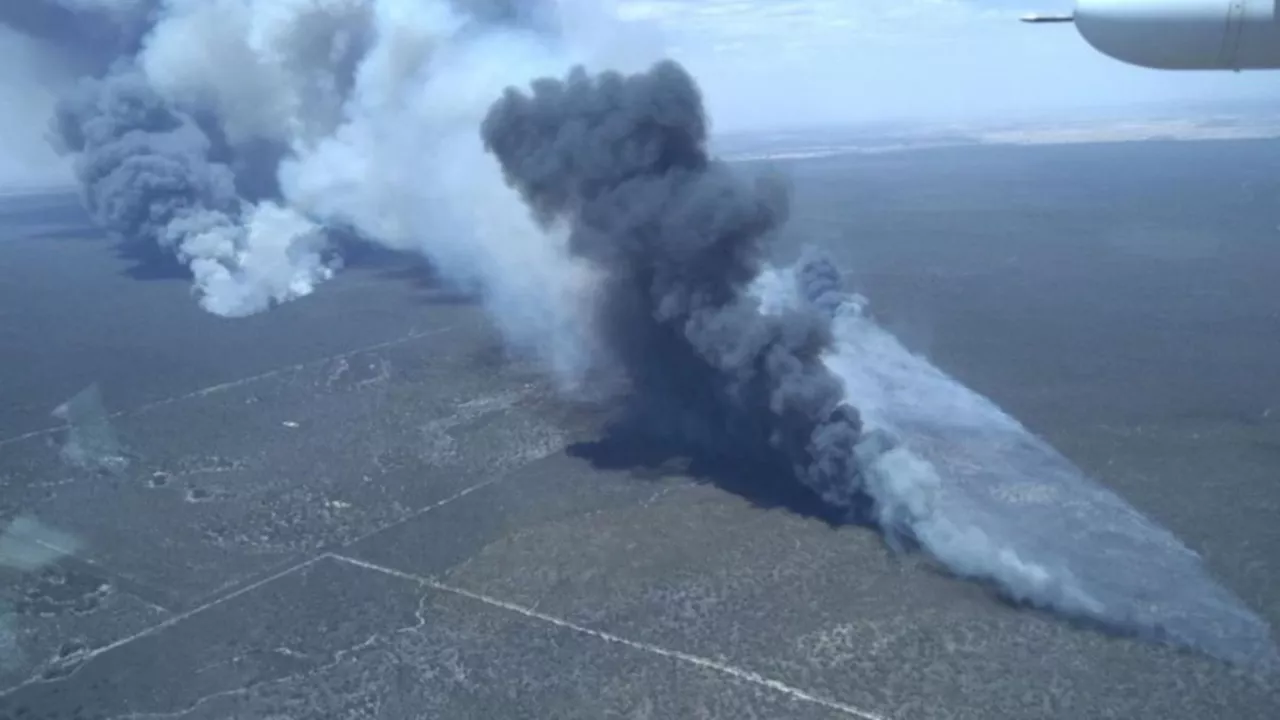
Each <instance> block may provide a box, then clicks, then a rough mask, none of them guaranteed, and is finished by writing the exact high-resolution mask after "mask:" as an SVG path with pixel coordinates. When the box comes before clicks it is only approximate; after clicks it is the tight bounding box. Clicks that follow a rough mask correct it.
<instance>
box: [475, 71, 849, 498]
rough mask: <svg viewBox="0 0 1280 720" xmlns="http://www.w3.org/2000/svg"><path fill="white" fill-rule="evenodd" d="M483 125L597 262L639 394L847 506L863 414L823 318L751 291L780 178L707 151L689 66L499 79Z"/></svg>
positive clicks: (609, 324)
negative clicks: (516, 84)
mask: <svg viewBox="0 0 1280 720" xmlns="http://www.w3.org/2000/svg"><path fill="white" fill-rule="evenodd" d="M481 132H482V135H483V138H484V141H485V145H486V147H487V148H488V149H489V150H490V152H492V153H493V154H494V155H495V156H496V157H497V158H498V160H499V161H500V162H501V165H502V167H503V170H504V172H505V175H506V177H507V180H508V182H509V183H510V184H511V185H512V186H514V187H515V188H516V189H518V190H519V192H520V193H521V194H522V196H523V197H524V199H525V201H526V202H527V203H528V204H529V206H530V207H531V209H532V211H533V212H534V214H535V216H536V217H537V219H538V220H539V222H541V223H542V224H543V225H546V226H550V225H553V224H557V223H567V224H568V225H569V227H570V229H571V236H570V248H571V251H572V252H573V253H574V254H575V255H578V256H580V257H583V258H586V259H588V260H590V261H591V262H593V263H594V264H595V265H596V266H597V267H599V268H600V269H602V270H603V271H604V272H605V275H606V280H605V281H604V288H603V291H602V296H601V301H600V303H599V306H598V314H597V316H596V318H595V322H596V324H597V327H596V331H597V333H598V334H599V336H600V337H601V338H602V339H603V340H604V345H605V347H607V348H608V351H609V352H610V353H611V355H612V357H611V358H609V360H612V361H614V362H616V363H618V364H620V365H621V367H622V368H623V369H624V371H625V372H626V375H627V377H628V378H629V380H630V381H631V383H632V386H633V394H634V396H636V397H638V398H641V399H642V400H644V401H646V402H650V403H656V404H659V405H661V406H662V407H664V408H666V409H668V410H669V409H673V408H678V409H679V410H682V411H684V412H685V413H692V414H694V415H696V416H698V417H699V418H700V419H701V420H702V421H703V422H702V424H703V426H704V427H709V428H715V433H716V434H717V435H719V437H715V438H712V440H713V441H715V442H727V443H732V445H733V446H736V447H738V448H739V449H741V448H742V447H743V444H744V443H747V444H751V445H749V446H756V447H761V448H763V447H768V448H772V449H773V450H774V451H776V452H779V453H781V454H782V455H783V456H785V458H786V459H787V460H788V461H789V462H790V464H791V466H792V467H793V468H794V470H795V472H796V474H797V476H798V477H799V478H800V479H801V480H802V481H803V482H804V483H805V484H806V485H808V486H809V487H810V488H812V489H813V490H814V491H815V492H817V493H818V494H819V495H820V496H821V497H822V498H823V499H824V500H825V501H827V502H828V503H832V504H835V505H839V506H844V507H848V506H851V505H852V504H853V503H854V500H855V498H856V497H857V495H858V493H859V491H860V489H861V477H860V475H859V473H858V471H857V469H856V467H855V465H854V455H853V450H854V446H855V445H856V443H857V441H858V439H859V436H860V431H861V424H860V422H859V417H858V413H857V412H856V411H855V410H854V409H853V408H851V407H849V406H848V405H843V404H841V398H842V395H843V390H842V387H841V385H840V382H839V381H838V380H837V378H836V377H835V376H833V375H832V374H831V373H830V371H828V370H827V368H826V367H825V366H824V364H823V363H822V360H821V355H822V353H823V351H825V350H827V349H828V348H829V346H830V344H831V342H832V336H831V321H830V318H829V316H827V315H825V314H824V313H822V312H820V311H819V310H817V309H816V308H814V307H812V306H804V307H802V308H800V309H797V310H792V311H790V312H787V313H785V314H782V315H766V314H765V313H763V312H761V308H760V307H759V304H758V301H757V300H755V299H754V298H753V297H752V296H751V295H750V294H749V293H748V292H747V286H748V284H749V283H750V282H751V281H752V280H753V279H754V278H755V277H756V276H757V275H758V274H759V272H760V270H761V266H762V262H763V258H764V250H765V249H766V246H767V243H768V241H769V239H770V238H771V237H772V236H773V234H774V232H775V231H776V230H777V229H778V228H779V227H780V226H781V225H782V224H783V223H784V222H785V220H786V219H787V213H788V207H789V195H788V188H787V187H786V186H785V185H784V184H782V183H781V182H780V181H777V180H776V179H772V178H749V177H745V176H742V175H739V174H737V173H736V172H735V171H734V170H732V169H731V168H730V167H729V166H727V165H726V164H724V163H721V162H718V161H716V160H714V159H712V158H710V157H709V156H708V154H707V151H706V149H705V142H706V134H707V123H706V120H705V117H704V114H703V106H702V98H701V94H700V93H699V91H698V89H697V87H696V85H695V84H694V81H693V79H692V78H691V77H690V76H689V75H688V73H686V72H685V70H684V69H683V68H681V67H680V66H679V65H677V64H676V63H674V62H670V61H664V62H661V63H659V64H657V65H655V66H653V67H652V68H651V69H650V70H648V71H647V72H644V73H640V74H636V75H631V76H623V75H620V74H617V73H612V72H609V73H604V74H601V75H597V76H591V75H588V74H587V73H586V72H585V71H584V70H583V69H581V68H577V69H575V70H573V71H572V72H571V73H570V74H569V75H568V77H567V78H565V79H563V80H558V79H543V80H539V81H536V82H535V83H533V86H532V91H531V92H522V91H520V90H517V89H514V88H512V89H508V91H507V92H506V94H505V95H504V96H503V97H502V98H501V99H500V100H499V101H498V102H496V103H495V104H494V106H493V107H492V108H491V110H490V112H489V114H488V116H487V117H486V118H485V121H484V123H483V125H482V130H481ZM673 420H674V419H673Z"/></svg>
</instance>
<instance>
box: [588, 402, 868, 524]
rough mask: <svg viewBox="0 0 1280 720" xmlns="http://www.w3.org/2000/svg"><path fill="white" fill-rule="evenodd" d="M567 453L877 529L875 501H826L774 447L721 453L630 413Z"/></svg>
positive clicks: (764, 505) (640, 475)
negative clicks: (676, 476) (841, 504)
mask: <svg viewBox="0 0 1280 720" xmlns="http://www.w3.org/2000/svg"><path fill="white" fill-rule="evenodd" d="M566 452H567V453H568V454H569V456H570V457H574V458H578V459H581V460H586V461H587V462H589V463H590V464H591V467H592V468H594V469H596V470H603V471H615V472H616V471H627V472H630V474H631V475H632V477H634V478H636V479H637V480H642V481H643V480H658V479H661V478H663V477H666V476H670V475H674V474H679V475H686V476H688V477H690V478H692V479H693V480H695V481H697V482H705V483H710V484H712V485H714V486H715V487H717V488H719V489H721V490H723V491H725V492H729V493H732V494H734V495H737V496H738V497H741V498H743V499H745V500H747V501H748V502H750V503H751V504H752V505H753V506H755V507H757V508H761V509H765V510H785V511H788V512H792V513H795V514H797V515H799V516H801V517H805V518H811V519H815V520H819V521H821V522H823V523H825V524H826V525H827V526H828V527H830V528H832V529H834V528H838V527H845V526H850V525H852V526H858V527H865V528H872V529H875V528H876V527H877V526H876V524H875V523H874V522H873V520H872V514H871V506H870V502H869V501H868V502H865V503H863V502H860V503H859V504H858V505H856V506H855V507H853V508H837V507H834V506H832V505H829V504H827V503H824V502H823V501H822V500H821V498H819V497H818V495H817V494H816V493H814V492H813V491H812V490H810V489H809V488H808V487H807V486H805V485H804V484H803V483H801V482H800V481H799V480H797V479H796V477H795V473H794V471H793V470H792V469H791V468H790V467H788V465H787V461H786V458H785V457H783V456H782V455H781V454H780V453H776V452H773V451H772V450H771V449H761V450H759V451H756V452H741V451H739V452H730V451H720V450H717V449H715V448H711V447H707V446H705V445H700V444H696V443H694V442H691V441H689V440H686V439H683V438H681V437H679V436H677V435H674V434H666V433H660V432H657V431H655V430H654V429H653V428H652V427H651V426H648V427H647V426H646V425H645V423H644V422H641V421H637V420H635V419H634V418H631V417H629V416H627V415H625V414H624V415H622V416H621V417H619V418H617V419H615V420H613V421H610V422H609V423H607V424H606V425H605V427H604V430H603V432H602V433H601V434H600V436H599V437H598V438H596V439H594V440H587V441H581V442H577V443H573V444H571V445H569V446H568V448H567V450H566Z"/></svg>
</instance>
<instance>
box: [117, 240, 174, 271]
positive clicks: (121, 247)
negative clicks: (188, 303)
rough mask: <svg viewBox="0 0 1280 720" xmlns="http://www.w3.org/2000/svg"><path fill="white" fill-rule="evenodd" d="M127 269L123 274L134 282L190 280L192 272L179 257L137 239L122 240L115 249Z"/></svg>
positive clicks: (118, 241)
mask: <svg viewBox="0 0 1280 720" xmlns="http://www.w3.org/2000/svg"><path fill="white" fill-rule="evenodd" d="M113 250H114V252H115V256H116V258H117V259H118V260H123V261H125V263H127V264H126V265H125V268H124V269H123V270H121V272H122V273H123V274H124V275H125V277H128V278H130V279H133V280H145V281H150V280H190V279H191V270H190V269H188V268H187V266H186V265H184V264H182V262H181V261H180V260H178V258H177V256H176V255H174V254H173V253H171V252H169V251H168V250H165V249H163V248H161V247H160V246H158V245H156V244H154V243H151V242H147V241H144V240H139V239H135V238H121V239H119V240H117V241H116V243H115V246H114V248H113Z"/></svg>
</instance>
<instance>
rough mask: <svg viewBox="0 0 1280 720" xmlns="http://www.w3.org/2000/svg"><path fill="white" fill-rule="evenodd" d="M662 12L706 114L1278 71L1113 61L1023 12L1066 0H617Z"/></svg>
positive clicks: (1020, 98)
mask: <svg viewBox="0 0 1280 720" xmlns="http://www.w3.org/2000/svg"><path fill="white" fill-rule="evenodd" d="M619 4H620V5H621V7H622V12H623V14H624V15H626V16H629V17H647V18H651V19H653V20H655V21H657V22H659V23H660V24H661V25H662V26H664V31H665V37H666V39H667V40H668V42H669V43H670V44H671V45H672V46H674V52H676V53H677V54H679V55H682V56H685V57H687V58H688V64H689V65H690V67H691V68H693V69H694V70H695V71H699V75H700V77H701V78H702V79H703V84H704V87H705V89H706V92H707V94H708V96H709V103H710V104H711V106H712V108H713V116H715V117H716V118H717V120H718V123H717V124H718V125H719V126H721V127H725V126H727V125H730V124H732V125H738V124H744V125H746V124H754V125H770V124H774V123H779V122H782V123H785V122H788V121H793V120H799V119H809V120H815V121H819V122H823V121H830V122H834V123H839V122H843V121H866V120H884V119H895V118H922V119H953V118H954V119H968V118H1002V117H1010V116H1022V117H1026V116H1028V115H1032V116H1040V115H1062V116H1079V115H1084V114H1092V113H1094V112H1097V111H1098V110H1099V109H1104V108H1105V109H1120V110H1121V111H1123V108H1125V107H1130V108H1134V107H1140V106H1145V105H1150V104H1152V103H1171V104H1176V103H1180V102H1205V101H1209V102H1214V101H1233V100H1252V99H1261V98H1268V97H1270V98H1276V99H1277V100H1280V72H1254V73H1229V72H1167V71H1158V70H1147V69H1143V68H1136V67H1131V66H1128V65H1125V64H1123V63H1119V62H1117V61H1115V60H1112V59H1110V58H1108V57H1106V56H1103V55H1101V54H1099V53H1098V52H1097V51H1095V50H1093V49H1092V48H1091V47H1090V46H1088V45H1087V44H1086V43H1085V41H1084V40H1083V39H1082V38H1081V37H1080V36H1079V34H1078V33H1077V32H1076V31H1075V29H1074V27H1073V26H1071V25H1026V24H1024V23H1021V22H1019V21H1018V17H1019V16H1020V15H1021V14H1023V13H1025V12H1033V11H1034V12H1054V11H1064V12H1069V11H1070V10H1071V8H1072V6H1073V5H1074V3H1073V2H1071V1H1070V0H1066V1H1064V0H1041V1H1040V2H1036V1H1035V0H1031V1H1027V0H622V2H620V3H619Z"/></svg>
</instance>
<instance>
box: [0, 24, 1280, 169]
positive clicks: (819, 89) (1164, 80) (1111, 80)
mask: <svg viewBox="0 0 1280 720" xmlns="http://www.w3.org/2000/svg"><path fill="white" fill-rule="evenodd" d="M13 1H15V0H0V2H13ZM559 1H560V2H564V3H577V4H583V3H591V2H595V1H596V0H559ZM598 1H599V2H600V3H609V4H612V5H614V6H615V8H616V12H617V13H618V15H620V16H621V17H622V18H624V19H625V20H628V21H630V23H634V25H633V26H632V32H635V33H638V34H645V35H646V36H648V35H652V36H654V37H656V38H659V40H660V43H661V44H662V45H663V46H665V47H666V48H667V50H668V52H670V53H671V54H672V55H674V56H676V57H677V58H679V59H681V60H683V61H685V63H686V64H687V65H688V66H689V68H690V69H691V70H693V71H694V73H695V74H696V75H697V76H698V77H699V79H700V81H701V82H702V85H703V89H704V92H705V94H706V96H707V102H708V106H709V108H710V111H711V114H712V119H713V123H714V126H715V127H716V128H717V129H719V130H733V129H746V128H768V127H771V126H778V125H796V124H811V123H817V124H824V125H829V124H841V123H860V122H867V121H882V120H897V119H925V120H951V119H956V120H962V119H1001V118H1025V117H1028V116H1046V115H1047V116H1051V117H1079V116H1082V115H1088V114H1094V113H1097V112H1098V111H1099V110H1109V111H1112V112H1115V111H1116V110H1117V109H1118V110H1119V111H1120V112H1122V113H1123V112H1124V111H1125V109H1126V108H1140V107H1145V106H1149V105H1151V104H1152V103H1172V104H1176V103H1179V102H1197V103H1204V102H1206V101H1208V102H1217V101H1221V102H1230V101H1235V100H1252V99H1263V98H1269V97H1275V98H1277V99H1280V92H1278V91H1280V87H1277V86H1278V85H1280V71H1278V72H1272V73H1268V72H1258V73H1240V74H1237V73H1227V72H1215V73H1187V72H1177V73H1175V72H1161V71H1155V70H1145V69H1141V68H1134V67H1130V66H1127V65H1124V64H1122V63H1119V62H1117V61H1114V60H1111V59H1110V58H1107V57H1104V56H1102V55H1100V54H1098V53H1097V52H1096V51H1094V50H1093V49H1092V48H1090V47H1089V46H1088V45H1086V43H1085V42H1084V40H1083V39H1081V38H1080V37H1079V35H1078V34H1077V33H1076V32H1075V30H1074V28H1073V27H1072V26H1070V25H1043V26H1029V25H1025V24H1023V23H1020V22H1018V21H1017V17H1018V16H1019V15H1020V14H1021V13H1023V12H1027V11H1062V10H1069V9H1070V7H1071V5H1072V2H1070V0H1043V1H1042V2H1034V1H1032V2H1028V1H1024V0H598ZM31 45H32V44H31V43H29V42H26V41H25V40H24V39H22V38H20V37H18V36H16V35H14V34H13V33H11V32H9V31H7V30H5V29H4V28H0V107H3V114H2V115H0V118H2V120H0V185H4V186H11V185H14V184H43V183H48V182H55V181H59V180H61V179H64V178H65V177H66V172H67V171H66V169H65V168H64V167H60V166H58V165H57V164H55V163H54V160H53V156H52V154H51V153H50V151H49V150H48V149H47V147H46V146H45V143H44V141H43V139H42V135H43V129H44V127H45V118H46V117H47V115H48V113H49V109H50V107H51V104H52V97H53V94H54V93H53V90H52V89H51V85H50V84H51V83H55V82H57V81H59V80H62V81H64V82H65V80H66V78H65V77H61V76H60V75H59V74H58V73H57V72H55V71H54V69H53V68H51V67H50V65H49V63H48V62H47V58H41V59H40V60H38V61H36V62H32V61H31V59H32V58H33V57H35V56H34V55H33V54H32V53H33V50H32V47H31ZM1134 112H1138V111H1137V110H1136V109H1135V110H1134Z"/></svg>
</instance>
